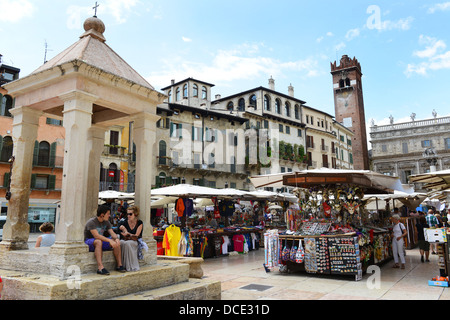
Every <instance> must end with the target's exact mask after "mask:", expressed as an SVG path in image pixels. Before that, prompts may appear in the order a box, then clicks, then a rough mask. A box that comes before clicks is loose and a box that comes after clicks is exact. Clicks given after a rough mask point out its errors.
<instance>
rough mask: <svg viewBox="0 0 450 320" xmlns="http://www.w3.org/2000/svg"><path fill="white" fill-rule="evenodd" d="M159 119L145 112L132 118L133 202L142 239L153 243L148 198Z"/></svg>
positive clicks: (149, 195)
mask: <svg viewBox="0 0 450 320" xmlns="http://www.w3.org/2000/svg"><path fill="white" fill-rule="evenodd" d="M159 118H160V117H158V116H156V115H154V114H150V113H147V112H143V113H139V114H137V115H135V117H134V142H135V144H136V180H135V198H134V202H135V204H136V205H137V206H138V207H139V209H140V212H141V213H140V218H141V220H142V221H143V222H144V231H143V234H142V237H143V239H144V240H145V241H146V242H148V241H151V242H154V239H153V228H152V225H151V224H150V210H151V208H150V201H151V200H150V197H151V187H152V178H153V175H154V172H153V167H152V160H153V157H155V156H156V153H155V150H156V149H155V142H156V121H158V119H159Z"/></svg>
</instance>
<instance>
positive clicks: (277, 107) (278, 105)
mask: <svg viewBox="0 0 450 320" xmlns="http://www.w3.org/2000/svg"><path fill="white" fill-rule="evenodd" d="M275 112H276V113H278V114H281V100H280V99H276V100H275Z"/></svg>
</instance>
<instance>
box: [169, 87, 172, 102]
mask: <svg viewBox="0 0 450 320" xmlns="http://www.w3.org/2000/svg"><path fill="white" fill-rule="evenodd" d="M169 103H172V90H170V91H169Z"/></svg>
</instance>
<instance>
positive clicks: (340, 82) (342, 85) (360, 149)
mask: <svg viewBox="0 0 450 320" xmlns="http://www.w3.org/2000/svg"><path fill="white" fill-rule="evenodd" d="M331 74H332V76H333V93H334V108H335V117H336V121H337V122H340V123H342V124H343V125H344V126H346V127H347V128H349V129H350V130H352V131H353V133H354V137H353V141H352V149H353V166H354V168H355V170H369V152H368V149H367V133H366V119H365V115H364V100H363V91H362V82H361V77H362V72H361V65H360V64H359V62H358V60H357V59H356V58H353V59H350V58H349V57H348V56H347V55H343V56H342V58H341V61H340V63H339V65H337V63H336V61H335V62H334V63H331ZM338 139H339V137H338Z"/></svg>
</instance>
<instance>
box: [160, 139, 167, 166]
mask: <svg viewBox="0 0 450 320" xmlns="http://www.w3.org/2000/svg"><path fill="white" fill-rule="evenodd" d="M166 156H167V144H166V142H165V141H164V140H161V141H160V142H159V164H163V165H166V164H167V158H166Z"/></svg>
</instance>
